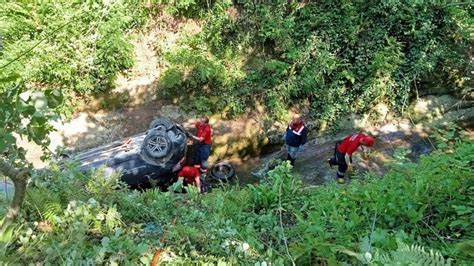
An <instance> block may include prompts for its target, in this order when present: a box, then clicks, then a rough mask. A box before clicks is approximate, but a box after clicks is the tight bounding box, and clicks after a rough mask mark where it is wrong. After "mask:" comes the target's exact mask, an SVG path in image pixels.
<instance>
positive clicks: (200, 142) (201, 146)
mask: <svg viewBox="0 0 474 266" xmlns="http://www.w3.org/2000/svg"><path fill="white" fill-rule="evenodd" d="M195 126H196V130H197V136H194V135H191V138H193V139H194V140H195V141H196V142H197V143H196V144H195V146H194V167H196V168H199V169H200V170H201V172H202V173H207V166H208V162H207V160H208V159H209V155H210V154H211V144H212V142H211V136H212V129H211V126H210V125H209V118H208V117H206V116H203V117H201V119H200V120H199V121H198V122H197V123H196V124H195Z"/></svg>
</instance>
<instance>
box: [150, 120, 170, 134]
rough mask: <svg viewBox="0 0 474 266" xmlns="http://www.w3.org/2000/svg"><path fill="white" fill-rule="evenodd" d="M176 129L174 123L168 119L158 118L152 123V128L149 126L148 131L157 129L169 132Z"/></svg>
mask: <svg viewBox="0 0 474 266" xmlns="http://www.w3.org/2000/svg"><path fill="white" fill-rule="evenodd" d="M173 127H174V123H173V122H171V120H169V119H168V118H161V117H160V118H157V119H155V120H153V121H151V123H150V126H148V130H153V129H156V130H158V131H167V130H169V129H172V128H173Z"/></svg>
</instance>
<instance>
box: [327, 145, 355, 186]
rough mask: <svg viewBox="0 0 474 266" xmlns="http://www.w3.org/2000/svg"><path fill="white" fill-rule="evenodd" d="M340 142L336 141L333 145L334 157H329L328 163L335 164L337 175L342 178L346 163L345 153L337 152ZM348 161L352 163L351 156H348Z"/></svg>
mask: <svg viewBox="0 0 474 266" xmlns="http://www.w3.org/2000/svg"><path fill="white" fill-rule="evenodd" d="M340 143H341V142H337V143H336V145H335V147H334V157H333V158H331V159H329V164H331V165H337V177H338V178H344V174H345V173H346V171H347V167H348V166H347V163H346V159H345V156H346V153H342V152H339V150H338V147H339V144H340ZM350 161H351V163H352V156H351V157H350Z"/></svg>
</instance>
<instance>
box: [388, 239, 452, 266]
mask: <svg viewBox="0 0 474 266" xmlns="http://www.w3.org/2000/svg"><path fill="white" fill-rule="evenodd" d="M380 262H382V263H383V264H385V265H395V264H396V265H400V264H402V265H405V264H417V265H430V266H431V265H432V266H437V265H451V262H452V260H451V259H449V258H448V259H445V258H444V257H443V255H442V254H441V253H439V252H437V251H434V250H430V251H429V252H427V251H426V250H425V248H424V247H423V246H420V245H411V246H409V245H407V244H405V243H402V242H399V243H398V249H397V250H395V251H391V252H390V253H388V254H383V255H381V259H380Z"/></svg>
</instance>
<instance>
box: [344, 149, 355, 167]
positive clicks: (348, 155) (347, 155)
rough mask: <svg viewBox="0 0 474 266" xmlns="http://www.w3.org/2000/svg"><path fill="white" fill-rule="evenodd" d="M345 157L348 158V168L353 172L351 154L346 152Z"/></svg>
mask: <svg viewBox="0 0 474 266" xmlns="http://www.w3.org/2000/svg"><path fill="white" fill-rule="evenodd" d="M344 159H345V160H346V164H347V169H348V170H349V172H352V170H353V168H352V163H351V155H350V154H348V153H346V155H345V156H344Z"/></svg>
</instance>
